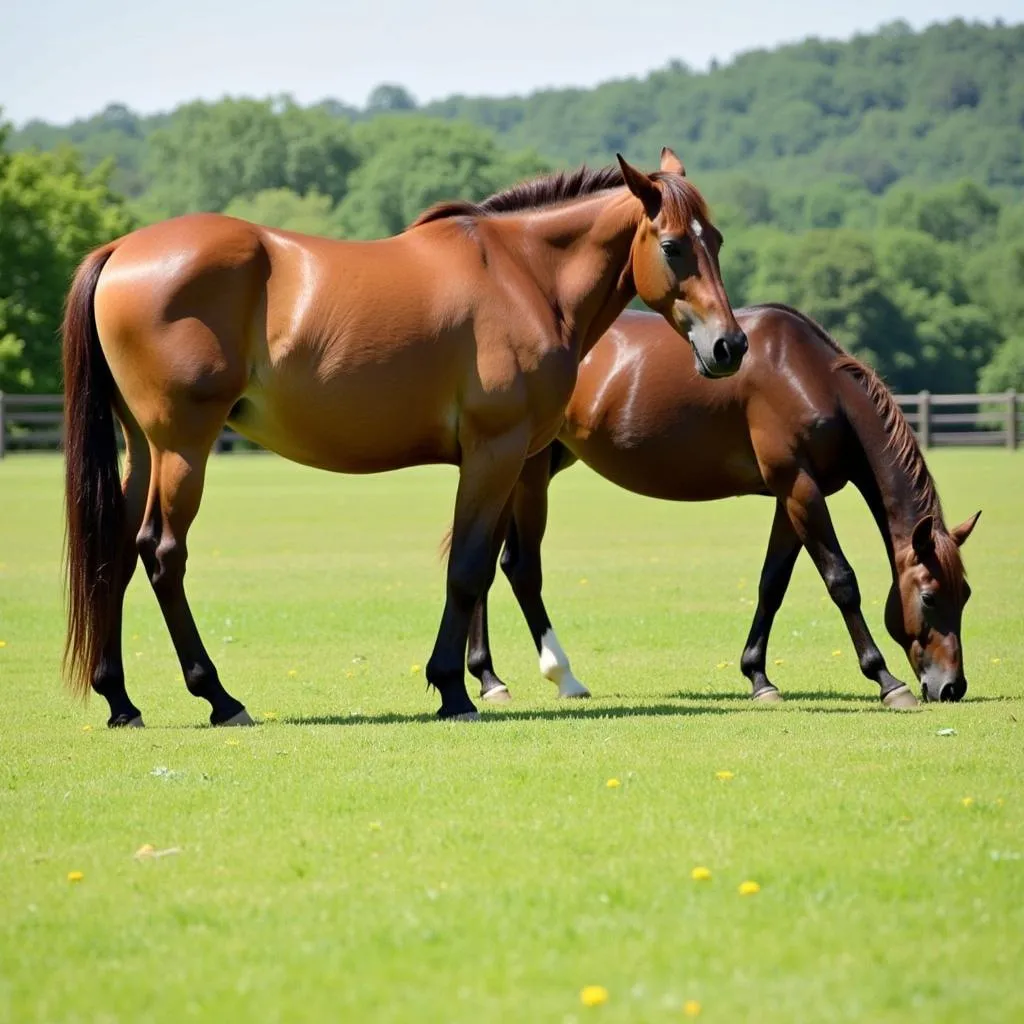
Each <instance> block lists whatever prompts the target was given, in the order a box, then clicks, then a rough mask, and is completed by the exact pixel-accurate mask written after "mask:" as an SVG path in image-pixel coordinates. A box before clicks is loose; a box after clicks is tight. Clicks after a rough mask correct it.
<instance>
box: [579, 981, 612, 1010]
mask: <svg viewBox="0 0 1024 1024" xmlns="http://www.w3.org/2000/svg"><path fill="white" fill-rule="evenodd" d="M580 1002H581V1003H582V1004H583V1005H584V1006H602V1005H603V1004H604V1003H607V1002H608V989H606V988H605V987H604V985H587V986H585V987H584V988H581V989H580Z"/></svg>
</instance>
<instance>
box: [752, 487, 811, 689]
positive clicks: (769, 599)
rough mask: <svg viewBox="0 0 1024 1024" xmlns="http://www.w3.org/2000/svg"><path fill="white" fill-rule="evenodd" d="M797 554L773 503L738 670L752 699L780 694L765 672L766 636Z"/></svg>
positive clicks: (790, 526)
mask: <svg viewBox="0 0 1024 1024" xmlns="http://www.w3.org/2000/svg"><path fill="white" fill-rule="evenodd" d="M799 554H800V538H799V537H798V536H797V535H796V531H795V530H794V529H793V524H792V523H791V522H790V521H789V515H788V514H787V512H786V509H785V508H784V507H783V505H782V502H781V501H780V502H776V505H775V518H774V519H773V520H772V532H771V536H770V537H769V539H768V550H767V552H766V553H765V556H764V565H763V566H762V568H761V582H760V584H759V585H758V591H757V611H756V612H754V621H753V623H752V624H751V626H750V633H749V635H748V636H747V642H746V645H745V646H744V648H743V655H742V656H741V658H740V670H741V671H742V672H743V674H744V675H745V676H746V677H747V679H749V680H750V686H751V695H752V697H753V699H754V700H760V701H778V700H781V699H782V695H781V694H780V693H779V691H778V689H777V688H776V687H775V686H774V685H773V683H772V682H771V680H769V678H768V675H767V673H766V671H765V662H766V659H767V656H768V637H769V634H770V633H771V629H772V623H773V622H774V621H775V616H776V614H777V613H778V610H779V608H780V607H781V606H782V601H783V598H785V596H786V590H787V589H788V587H789V581H790V579H791V578H792V576H793V566H794V565H796V559H797V556H798V555H799Z"/></svg>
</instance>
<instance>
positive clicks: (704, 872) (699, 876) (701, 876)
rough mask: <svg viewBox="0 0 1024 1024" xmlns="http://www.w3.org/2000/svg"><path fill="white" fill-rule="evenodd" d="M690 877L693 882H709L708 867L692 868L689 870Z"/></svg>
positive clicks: (709, 872) (709, 873)
mask: <svg viewBox="0 0 1024 1024" xmlns="http://www.w3.org/2000/svg"><path fill="white" fill-rule="evenodd" d="M690 877H691V878H692V879H693V880H694V881H695V882H710V881H711V871H710V869H708V868H694V869H693V870H692V871H691V872H690Z"/></svg>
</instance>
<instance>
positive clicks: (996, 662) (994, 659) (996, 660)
mask: <svg viewBox="0 0 1024 1024" xmlns="http://www.w3.org/2000/svg"><path fill="white" fill-rule="evenodd" d="M0 647H3V644H0ZM1002 660H1003V659H1002V658H993V659H992V664H993V665H998V664H999V663H1000V662H1001V661H1002Z"/></svg>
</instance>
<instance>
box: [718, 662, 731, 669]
mask: <svg viewBox="0 0 1024 1024" xmlns="http://www.w3.org/2000/svg"><path fill="white" fill-rule="evenodd" d="M728 664H729V662H727V661H720V662H719V663H718V664H717V665H716V666H715V668H725V667H726V666H727V665H728Z"/></svg>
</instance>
